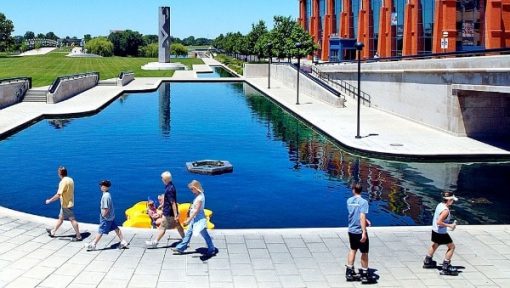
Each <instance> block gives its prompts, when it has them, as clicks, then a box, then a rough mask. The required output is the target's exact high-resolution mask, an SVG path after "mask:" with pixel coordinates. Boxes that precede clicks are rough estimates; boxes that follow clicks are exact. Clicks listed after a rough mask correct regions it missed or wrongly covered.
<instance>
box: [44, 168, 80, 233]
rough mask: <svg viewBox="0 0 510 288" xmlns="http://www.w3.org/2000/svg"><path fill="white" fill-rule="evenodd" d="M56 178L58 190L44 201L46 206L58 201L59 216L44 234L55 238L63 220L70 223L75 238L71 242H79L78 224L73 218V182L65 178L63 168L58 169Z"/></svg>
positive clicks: (69, 178)
mask: <svg viewBox="0 0 510 288" xmlns="http://www.w3.org/2000/svg"><path fill="white" fill-rule="evenodd" d="M57 173H58V176H59V177H60V183H59V184H58V190H57V193H56V194H55V195H53V197H51V198H50V199H47V200H46V205H48V204H50V203H52V202H54V201H57V200H58V199H60V214H59V215H58V220H57V223H56V224H55V228H53V229H50V228H46V232H48V235H49V236H50V237H55V233H56V232H57V230H58V228H60V226H61V225H62V223H63V222H64V220H69V221H71V225H72V226H73V229H74V231H75V232H76V237H75V238H73V239H72V240H73V241H81V240H82V239H81V234H80V229H79V227H78V222H77V221H76V217H75V216H74V211H73V208H74V181H73V178H71V177H69V176H67V169H66V168H65V167H63V166H60V167H58V170H57Z"/></svg>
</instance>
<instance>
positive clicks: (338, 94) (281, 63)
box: [271, 62, 345, 100]
mask: <svg viewBox="0 0 510 288" xmlns="http://www.w3.org/2000/svg"><path fill="white" fill-rule="evenodd" d="M271 64H274V65H288V66H290V67H292V68H294V69H296V70H297V65H296V64H294V63H290V62H273V63H271ZM312 68H313V67H312ZM299 73H300V74H301V75H304V76H305V77H307V78H308V79H310V80H312V81H313V82H315V83H316V84H318V85H319V86H321V87H322V88H324V89H326V90H328V92H330V93H331V94H333V95H335V96H336V97H340V98H342V99H344V100H345V96H344V95H342V93H340V92H339V91H338V90H336V89H334V88H333V87H331V86H329V85H328V84H327V83H324V82H323V81H320V80H318V79H317V78H315V77H313V76H312V75H310V74H308V73H305V72H303V71H302V70H301V69H300V70H299Z"/></svg>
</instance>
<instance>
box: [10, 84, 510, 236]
mask: <svg viewBox="0 0 510 288" xmlns="http://www.w3.org/2000/svg"><path fill="white" fill-rule="evenodd" d="M0 157H1V158H0V159H1V161H0V205H3V206H6V207H9V208H13V209H17V210H20V211H25V212H30V213H34V214H38V215H44V216H50V217H56V216H57V215H58V210H59V204H58V203H54V204H51V205H49V206H46V205H44V200H45V199H47V198H49V197H51V196H52V195H53V194H54V193H55V191H56V188H57V184H58V181H59V179H58V177H57V173H56V169H57V167H58V166H59V165H65V166H66V167H67V168H68V170H69V173H70V176H71V177H73V178H74V180H75V183H76V208H75V212H76V215H77V218H78V220H79V221H82V222H92V223H97V222H98V213H99V199H100V196H101V192H100V191H99V187H98V182H99V180H101V179H104V178H106V179H109V180H111V181H112V183H113V186H112V195H113V199H114V203H115V208H116V214H117V216H118V218H120V219H119V220H120V221H124V215H123V214H124V210H125V209H127V208H128V207H130V206H131V205H133V204H134V203H135V202H137V201H140V200H145V199H146V198H147V196H152V197H155V196H156V194H158V193H161V192H162V191H163V185H162V183H161V180H160V174H161V172H162V171H164V170H170V171H171V172H172V174H173V176H174V183H175V185H176V187H177V191H178V200H179V201H180V202H187V201H191V200H192V194H191V192H189V190H188V189H187V188H186V184H187V183H189V182H190V181H191V180H192V179H197V180H199V181H201V182H202V183H203V186H204V188H205V193H206V198H207V201H206V202H207V208H209V209H211V210H213V211H214V215H213V218H212V220H213V222H214V223H215V224H216V227H218V228H251V227H264V228H268V227H338V226H345V225H346V223H347V221H346V218H347V213H346V208H345V201H346V199H347V198H348V197H350V196H351V192H350V189H349V188H348V187H349V185H350V183H351V182H352V181H361V183H362V184H363V187H364V194H363V195H364V197H366V198H368V199H370V212H369V218H370V219H371V220H372V223H373V224H374V225H376V226H387V225H430V221H431V212H432V210H433V209H434V208H435V205H436V204H437V201H439V200H440V193H441V191H442V190H445V189H448V190H452V191H455V192H456V193H457V195H458V196H459V197H460V199H461V200H460V201H459V202H458V204H456V205H455V207H454V217H455V218H456V219H458V220H459V222H460V223H463V224H466V223H471V224H488V223H491V224H492V223H507V224H508V223H510V212H509V210H508V209H507V207H508V205H507V204H506V202H505V200H504V199H506V198H507V195H506V194H507V191H508V190H507V188H506V187H507V186H508V185H507V183H508V181H507V179H508V175H510V165H509V164H508V163H506V164H505V163H500V164H488V163H479V164H471V163H415V162H397V161H387V160H380V159H376V158H371V159H369V158H364V157H358V156H356V155H352V154H350V153H347V152H345V151H344V150H342V149H340V148H339V147H338V146H336V145H334V144H333V143H331V142H330V141H329V140H328V139H327V138H326V137H324V136H322V135H320V134H318V133H316V132H314V131H313V130H312V129H310V128H309V127H307V126H306V125H305V124H303V123H302V122H300V121H298V120H297V119H296V118H294V117H293V116H292V115H290V114H288V113H287V112H285V111H284V110H283V109H281V108H280V107H278V106H276V105H275V104H273V103H272V102H271V101H269V100H268V99H267V98H266V97H265V96H262V95H261V94H260V93H258V92H257V91H255V90H254V89H253V88H251V87H250V86H248V85H246V84H240V83H237V84H235V83H194V84H191V83H175V84H163V85H162V86H161V87H160V89H159V91H156V92H151V93H135V94H125V95H123V96H121V97H120V98H119V99H117V100H116V101H114V102H113V103H112V104H111V105H109V106H108V107H106V108H105V109H104V110H103V111H101V112H100V113H98V114H97V115H94V116H90V117H83V118H70V119H58V120H42V121H40V122H38V123H36V124H35V125H33V126H31V127H29V128H27V129H25V130H23V131H20V132H18V133H17V134H15V135H13V136H11V137H9V138H7V139H4V140H3V141H0ZM201 159H221V160H229V161H230V162H231V163H232V164H233V165H234V172H233V173H230V174H223V175H219V176H206V175H196V174H191V173H189V172H187V171H186V169H185V162H187V161H192V160H201Z"/></svg>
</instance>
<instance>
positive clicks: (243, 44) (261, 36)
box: [213, 16, 318, 58]
mask: <svg viewBox="0 0 510 288" xmlns="http://www.w3.org/2000/svg"><path fill="white" fill-rule="evenodd" d="M298 42H299V43H301V45H302V46H301V49H299V50H298V49H296V43H298ZM269 43H271V44H272V49H271V51H268V44H269ZM213 44H214V46H215V47H216V48H217V49H220V50H223V51H224V52H226V53H227V54H230V55H232V54H234V55H236V56H237V55H239V54H240V55H246V56H249V55H257V56H258V57H259V58H261V57H268V56H269V52H271V55H272V56H275V57H278V58H290V57H296V56H299V57H304V56H306V55H310V54H311V53H312V52H313V51H315V50H316V49H317V48H318V47H317V45H316V44H314V42H313V39H312V36H311V35H310V34H309V33H308V32H307V31H305V30H304V29H303V28H302V27H301V26H300V25H299V24H298V23H297V22H296V21H294V20H293V19H292V18H291V17H283V16H275V17H274V28H273V29H272V30H271V31H270V32H268V31H267V28H266V24H265V23H264V21H259V22H258V23H257V24H252V30H251V31H250V32H249V33H248V34H247V35H246V36H243V35H242V34H241V33H239V32H237V33H232V32H229V33H227V34H226V35H223V34H221V35H220V36H218V37H217V38H216V39H214V41H213Z"/></svg>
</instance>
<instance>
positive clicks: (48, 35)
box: [43, 32, 58, 40]
mask: <svg viewBox="0 0 510 288" xmlns="http://www.w3.org/2000/svg"><path fill="white" fill-rule="evenodd" d="M43 38H46V39H52V40H57V39H58V36H57V35H55V33H53V32H48V33H46V35H45V37H43Z"/></svg>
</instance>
